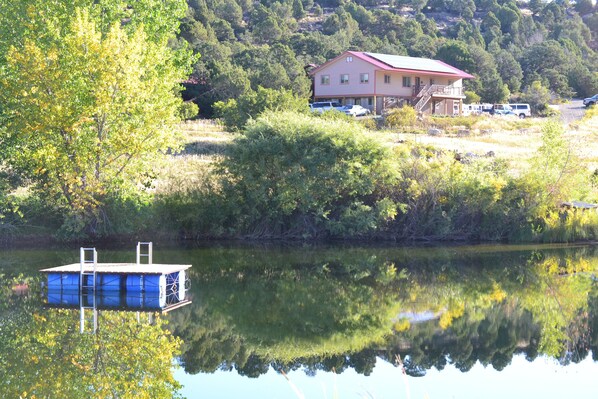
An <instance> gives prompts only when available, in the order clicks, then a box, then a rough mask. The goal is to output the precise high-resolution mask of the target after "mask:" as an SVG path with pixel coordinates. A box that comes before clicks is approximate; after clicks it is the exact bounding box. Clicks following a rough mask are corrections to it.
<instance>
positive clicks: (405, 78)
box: [403, 76, 411, 87]
mask: <svg viewBox="0 0 598 399" xmlns="http://www.w3.org/2000/svg"><path fill="white" fill-rule="evenodd" d="M403 87H411V76H403Z"/></svg>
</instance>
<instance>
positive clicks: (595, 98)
mask: <svg viewBox="0 0 598 399" xmlns="http://www.w3.org/2000/svg"><path fill="white" fill-rule="evenodd" d="M596 103H598V94H594V95H593V96H592V97H588V98H584V99H583V105H585V106H586V107H591V106H592V105H594V104H596Z"/></svg>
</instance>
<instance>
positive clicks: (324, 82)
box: [320, 75, 330, 85]
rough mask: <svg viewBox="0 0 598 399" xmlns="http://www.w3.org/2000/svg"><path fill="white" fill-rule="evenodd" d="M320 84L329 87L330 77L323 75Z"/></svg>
mask: <svg viewBox="0 0 598 399" xmlns="http://www.w3.org/2000/svg"><path fill="white" fill-rule="evenodd" d="M320 84H322V85H329V84H330V75H322V76H321V77H320Z"/></svg>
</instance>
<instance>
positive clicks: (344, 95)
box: [310, 51, 473, 115]
mask: <svg viewBox="0 0 598 399" xmlns="http://www.w3.org/2000/svg"><path fill="white" fill-rule="evenodd" d="M310 73H311V75H312V77H313V78H314V100H316V101H322V100H338V101H341V102H342V103H343V104H360V105H362V106H364V107H367V108H369V109H370V110H372V111H374V112H375V113H380V112H382V111H383V110H384V109H386V108H390V107H393V106H397V105H401V104H411V105H413V106H414V107H415V109H416V111H418V112H422V113H430V114H449V115H452V114H453V113H461V109H462V104H463V99H464V98H465V96H464V95H463V79H471V78H473V76H471V75H470V74H468V73H466V72H463V71H461V70H459V69H457V68H455V67H452V66H450V65H448V64H445V63H444V62H442V61H437V60H430V59H426V58H414V57H405V56H398V55H388V54H375V53H364V52H359V51H346V52H344V53H343V54H341V55H339V56H338V57H336V58H334V59H332V60H330V61H328V62H326V63H324V64H322V65H320V66H319V67H318V68H315V69H314V70H312V71H311V72H310Z"/></svg>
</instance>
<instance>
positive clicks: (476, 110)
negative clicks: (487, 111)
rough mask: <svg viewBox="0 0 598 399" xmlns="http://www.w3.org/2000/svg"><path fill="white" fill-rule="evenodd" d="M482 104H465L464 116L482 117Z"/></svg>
mask: <svg viewBox="0 0 598 399" xmlns="http://www.w3.org/2000/svg"><path fill="white" fill-rule="evenodd" d="M481 114H482V104H463V115H465V116H467V115H481Z"/></svg>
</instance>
